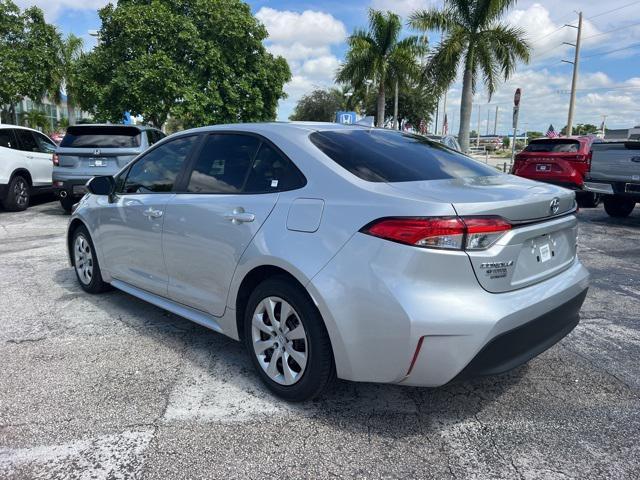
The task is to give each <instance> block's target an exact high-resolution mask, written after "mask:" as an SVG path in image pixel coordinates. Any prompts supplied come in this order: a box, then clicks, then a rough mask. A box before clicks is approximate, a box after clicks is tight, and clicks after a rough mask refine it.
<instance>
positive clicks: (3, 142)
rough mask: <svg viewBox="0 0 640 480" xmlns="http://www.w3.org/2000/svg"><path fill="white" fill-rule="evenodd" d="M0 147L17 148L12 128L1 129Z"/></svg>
mask: <svg viewBox="0 0 640 480" xmlns="http://www.w3.org/2000/svg"><path fill="white" fill-rule="evenodd" d="M0 147H4V148H13V149H15V148H16V141H15V139H14V138H13V132H12V131H11V129H10V128H3V129H2V130H0Z"/></svg>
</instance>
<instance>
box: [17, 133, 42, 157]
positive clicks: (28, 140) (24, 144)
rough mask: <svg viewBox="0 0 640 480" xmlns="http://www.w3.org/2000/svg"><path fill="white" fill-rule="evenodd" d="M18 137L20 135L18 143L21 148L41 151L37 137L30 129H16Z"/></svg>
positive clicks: (29, 150) (26, 150)
mask: <svg viewBox="0 0 640 480" xmlns="http://www.w3.org/2000/svg"><path fill="white" fill-rule="evenodd" d="M15 133H16V137H18V144H19V148H20V150H23V151H25V152H39V151H40V148H39V147H38V144H37V143H36V139H35V137H34V136H33V135H31V132H30V131H29V130H22V129H16V130H15Z"/></svg>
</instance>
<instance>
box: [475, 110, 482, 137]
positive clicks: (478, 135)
mask: <svg viewBox="0 0 640 480" xmlns="http://www.w3.org/2000/svg"><path fill="white" fill-rule="evenodd" d="M480 110H481V108H480V104H478V132H477V134H476V147H479V146H480Z"/></svg>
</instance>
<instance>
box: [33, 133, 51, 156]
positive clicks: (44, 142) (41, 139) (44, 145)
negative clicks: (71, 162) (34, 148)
mask: <svg viewBox="0 0 640 480" xmlns="http://www.w3.org/2000/svg"><path fill="white" fill-rule="evenodd" d="M31 134H32V135H33V136H34V137H35V139H36V143H37V144H38V151H40V152H42V153H53V152H55V151H56V145H55V144H54V143H53V142H52V141H51V140H49V139H48V138H47V137H45V136H44V135H43V134H41V133H38V132H31Z"/></svg>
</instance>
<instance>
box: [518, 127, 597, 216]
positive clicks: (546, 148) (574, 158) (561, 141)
mask: <svg viewBox="0 0 640 480" xmlns="http://www.w3.org/2000/svg"><path fill="white" fill-rule="evenodd" d="M593 142H594V138H593V137H576V138H537V139H535V140H531V141H530V142H529V145H527V147H526V148H525V149H524V150H523V151H522V152H520V153H518V154H517V155H516V158H515V162H514V164H513V168H512V170H511V173H513V174H514V175H517V176H519V177H524V178H528V179H531V180H538V181H539V182H545V183H551V184H554V185H559V186H561V187H565V188H569V189H571V190H575V192H576V200H577V201H578V204H579V205H580V206H581V207H585V208H593V207H597V206H598V204H599V203H600V195H599V194H597V193H594V192H589V191H586V190H585V188H584V179H585V176H586V174H587V172H589V168H590V166H591V145H592V143H593Z"/></svg>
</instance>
